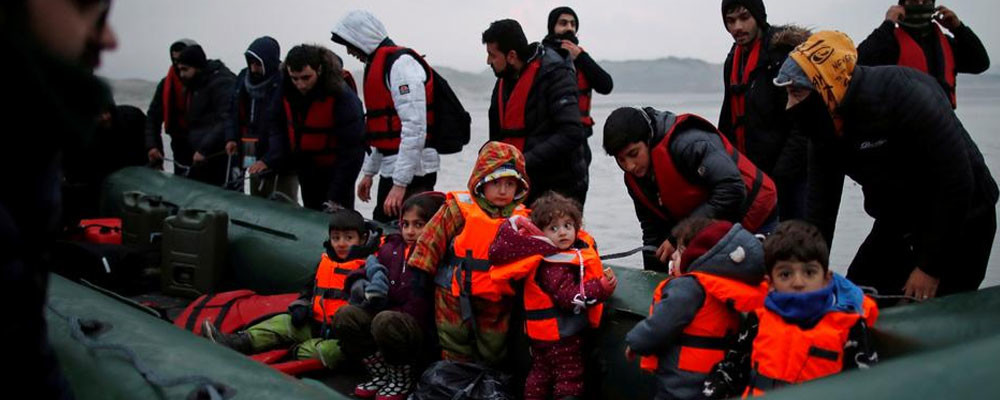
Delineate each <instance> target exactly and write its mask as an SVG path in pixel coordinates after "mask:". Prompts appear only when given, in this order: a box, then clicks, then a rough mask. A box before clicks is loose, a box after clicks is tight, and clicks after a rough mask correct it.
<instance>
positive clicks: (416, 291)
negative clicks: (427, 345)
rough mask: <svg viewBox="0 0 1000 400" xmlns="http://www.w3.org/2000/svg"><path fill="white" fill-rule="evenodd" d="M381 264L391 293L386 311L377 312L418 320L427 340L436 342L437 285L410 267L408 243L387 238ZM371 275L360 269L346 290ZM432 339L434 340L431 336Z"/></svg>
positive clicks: (379, 255)
mask: <svg viewBox="0 0 1000 400" xmlns="http://www.w3.org/2000/svg"><path fill="white" fill-rule="evenodd" d="M375 254H376V257H377V258H378V262H379V263H381V264H382V265H383V266H384V267H385V268H386V270H387V271H386V273H387V275H388V278H389V292H388V296H387V298H386V302H385V305H384V307H382V308H381V309H379V310H376V311H383V310H389V311H399V312H403V313H406V314H409V315H410V316H412V317H413V318H415V319H416V320H417V321H418V322H419V323H420V326H421V327H422V328H423V330H424V333H425V334H426V335H425V337H430V338H434V337H437V336H436V335H431V334H433V333H434V308H433V307H434V304H433V300H432V296H433V292H432V290H433V285H431V284H430V282H429V280H428V279H427V274H426V273H423V271H420V270H417V269H415V268H407V267H406V254H407V252H406V242H405V241H403V237H402V236H401V235H399V234H393V235H389V236H386V238H385V243H383V244H382V246H381V247H379V249H378V252H376V253H375ZM367 272H368V271H366V270H365V269H358V270H355V271H353V272H352V273H351V274H350V275H348V277H347V281H346V283H345V284H344V285H345V287H352V286H353V285H354V282H357V281H359V280H363V279H366V274H367ZM427 335H430V336H427Z"/></svg>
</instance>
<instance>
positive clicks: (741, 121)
mask: <svg viewBox="0 0 1000 400" xmlns="http://www.w3.org/2000/svg"><path fill="white" fill-rule="evenodd" d="M761 42H763V40H761V39H757V40H755V41H754V44H753V48H752V49H751V50H750V54H748V55H746V63H745V64H743V68H740V60H742V59H743V57H744V55H743V53H744V52H745V51H744V50H745V49H744V48H743V46H740V45H737V46H736V50H734V52H733V69H732V71H730V73H729V93H731V95H730V105H729V109H730V111H731V112H730V114H731V117H732V123H733V132H732V133H733V138H734V139H736V150H739V152H741V153H746V151H747V141H746V131H747V130H746V108H747V107H746V105H747V104H746V103H747V102H746V94H747V91H749V90H750V75H752V74H753V71H754V70H755V69H757V61H758V60H759V59H760V46H761Z"/></svg>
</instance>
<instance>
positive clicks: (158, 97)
mask: <svg viewBox="0 0 1000 400" xmlns="http://www.w3.org/2000/svg"><path fill="white" fill-rule="evenodd" d="M196 44H198V43H197V42H195V41H194V40H191V39H180V40H178V41H176V42H174V43H172V44H171V45H170V50H169V52H170V69H168V70H167V75H166V76H165V77H164V78H163V79H160V83H159V84H158V85H156V92H154V93H153V99H152V100H151V101H150V102H149V108H148V109H147V110H146V117H147V119H146V139H147V140H146V150H147V151H148V153H149V154H148V157H149V161H150V162H151V163H153V164H155V165H157V166H159V165H160V164H161V163H162V159H163V152H162V151H161V150H160V149H161V147H162V145H161V144H160V139H159V138H160V128H161V127H162V129H163V132H166V134H167V135H170V138H171V140H170V149H171V150H173V154H174V159H175V160H176V159H178V158H177V157H178V154H180V155H185V157H184V159H188V158H190V154H191V153H192V152H191V149H189V148H187V147H186V146H187V135H188V129H187V124H186V123H185V121H184V113H185V112H187V96H184V84H182V83H181V78H180V76H179V75H178V74H177V59H178V58H179V57H180V56H181V51H182V50H184V49H185V48H187V47H188V46H193V45H196ZM185 165H188V164H185ZM185 172H187V170H186V169H183V168H180V167H179V166H177V165H176V164H175V165H174V173H179V174H183V173H185Z"/></svg>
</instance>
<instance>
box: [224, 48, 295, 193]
mask: <svg viewBox="0 0 1000 400" xmlns="http://www.w3.org/2000/svg"><path fill="white" fill-rule="evenodd" d="M243 55H244V56H245V57H246V60H247V67H246V68H243V70H242V71H240V74H239V75H238V76H237V77H236V91H235V93H234V94H233V99H232V102H231V105H230V108H229V118H228V119H227V120H226V154H229V156H230V157H234V156H238V157H237V160H239V161H238V162H237V163H235V164H234V165H233V166H235V167H237V168H242V169H245V170H246V171H247V172H246V173H247V174H250V195H252V196H257V197H263V198H269V197H271V193H273V192H280V193H283V194H285V196H288V198H290V199H292V200H297V199H298V181H297V180H296V178H295V175H294V174H292V173H291V172H290V171H287V169H283V170H281V171H278V170H275V169H272V168H270V166H274V165H276V164H275V160H274V157H275V156H277V154H278V153H279V152H268V149H269V148H271V147H281V146H286V144H285V142H286V141H287V140H288V138H287V137H285V136H281V135H277V134H273V135H272V134H270V133H273V131H271V130H270V129H268V128H269V127H270V126H269V125H268V124H267V118H268V107H270V105H271V104H273V103H274V102H275V98H280V97H281V80H282V74H281V46H280V45H279V44H278V41H277V40H274V38H272V37H270V36H263V37H260V38H257V39H256V40H254V41H253V43H250V47H249V48H247V51H246V52H244V53H243ZM231 176H232V175H231ZM236 189H238V190H240V191H242V189H243V186H242V185H241V186H240V187H238V188H236Z"/></svg>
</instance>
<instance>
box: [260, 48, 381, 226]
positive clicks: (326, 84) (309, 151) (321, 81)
mask: <svg viewBox="0 0 1000 400" xmlns="http://www.w3.org/2000/svg"><path fill="white" fill-rule="evenodd" d="M285 67H286V68H285V71H284V73H285V78H284V84H283V85H284V86H283V87H284V89H282V95H281V96H277V97H276V98H275V99H276V102H275V103H274V104H272V105H271V107H270V109H271V112H272V113H273V114H272V116H271V117H272V118H273V121H274V122H273V127H272V128H271V129H272V130H273V133H271V134H272V135H274V136H276V137H279V138H282V139H284V140H285V143H287V144H285V145H283V146H272V147H271V148H270V149H268V154H267V155H265V158H266V159H270V160H274V163H275V164H277V166H276V168H283V165H284V164H288V165H289V167H290V168H291V169H293V170H294V171H295V173H296V176H297V177H298V181H299V185H301V186H302V204H304V205H305V206H306V208H311V209H314V210H324V209H325V210H331V209H333V208H336V207H345V208H348V209H352V210H353V209H354V181H355V180H357V179H358V173H359V172H360V171H361V164H362V162H363V161H364V154H365V146H364V133H365V131H364V129H365V128H364V123H365V118H364V111H363V109H362V108H361V100H358V96H357V95H355V94H354V91H353V90H351V89H350V88H349V87H348V86H347V84H346V83H345V82H344V78H343V75H342V74H341V72H340V71H341V69H342V68H343V67H342V66H341V65H340V64H339V63H338V62H337V59H336V56H335V55H334V54H333V52H332V51H330V50H328V49H326V48H323V47H320V46H314V45H305V44H303V45H298V46H295V47H294V48H292V49H291V50H290V51H289V52H288V55H287V56H286V57H285ZM270 165H271V164H268V166H270ZM256 168H257V167H253V166H252V167H250V173H257V172H259V170H257V169H256Z"/></svg>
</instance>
